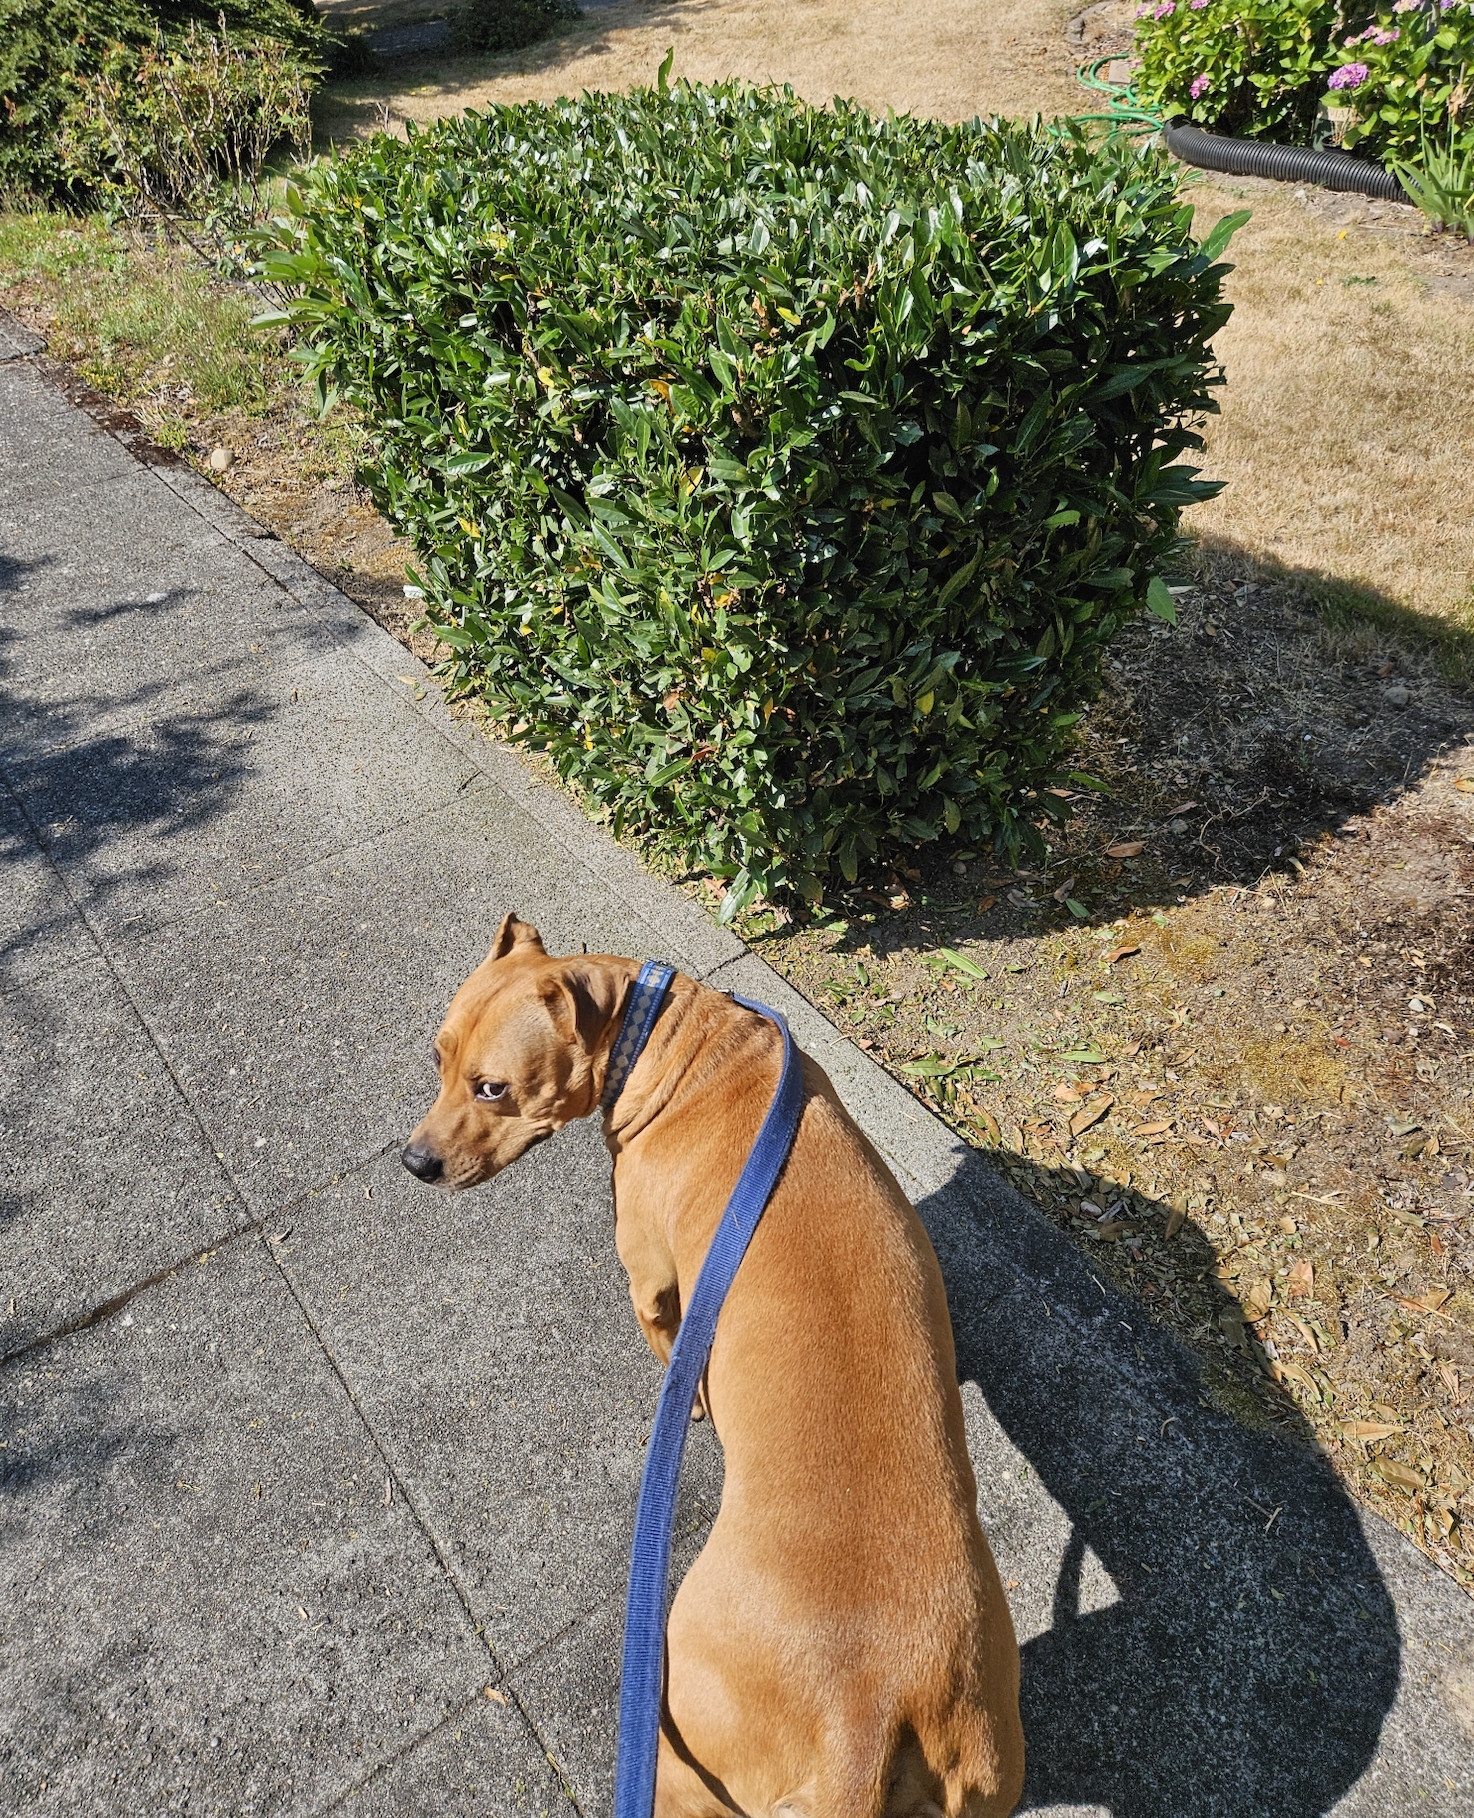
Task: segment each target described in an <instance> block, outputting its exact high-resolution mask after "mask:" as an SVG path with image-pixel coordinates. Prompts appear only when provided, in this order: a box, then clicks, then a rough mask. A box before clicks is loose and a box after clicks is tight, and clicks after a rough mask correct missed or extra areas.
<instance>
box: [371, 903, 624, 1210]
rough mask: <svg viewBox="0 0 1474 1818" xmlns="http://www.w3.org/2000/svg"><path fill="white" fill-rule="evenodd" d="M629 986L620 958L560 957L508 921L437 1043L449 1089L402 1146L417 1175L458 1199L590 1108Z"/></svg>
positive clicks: (533, 933) (443, 1082)
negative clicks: (602, 1054) (600, 1062)
mask: <svg viewBox="0 0 1474 1818" xmlns="http://www.w3.org/2000/svg"><path fill="white" fill-rule="evenodd" d="M626 982H627V979H626V976H625V974H624V973H623V972H621V971H620V970H619V969H618V963H617V962H608V961H605V962H603V963H600V962H597V961H593V962H591V961H586V960H580V959H577V958H574V959H565V960H559V959H550V958H549V956H548V954H547V952H546V950H545V949H544V947H543V944H542V938H541V936H540V935H539V934H538V931H537V929H536V928H533V927H531V926H530V925H529V924H528V923H527V922H521V921H518V919H517V917H516V916H515V915H508V916H507V917H505V918H504V920H503V922H502V925H501V927H500V928H499V929H498V930H497V936H496V940H495V941H494V942H493V943H492V948H491V952H490V953H489V954H488V955H487V956H486V958H485V959H484V960H483V961H482V962H481V964H480V965H479V966H478V967H477V968H476V970H475V971H474V972H473V973H472V974H471V976H470V977H469V978H468V979H467V980H466V982H465V984H463V985H462V986H461V988H460V990H459V991H457V992H456V994H455V996H454V998H452V1000H451V1004H450V1008H449V1009H448V1010H447V1011H446V1013H445V1021H444V1023H443V1024H442V1026H441V1029H440V1034H439V1035H438V1036H437V1037H436V1040H435V1065H436V1068H437V1070H438V1072H439V1074H440V1094H439V1096H438V1097H437V1098H436V1100H435V1103H434V1104H433V1105H432V1106H431V1107H430V1110H429V1112H428V1113H427V1115H426V1116H425V1117H424V1118H423V1119H422V1120H421V1122H420V1124H419V1127H418V1128H417V1129H416V1130H415V1132H414V1134H413V1136H411V1137H410V1139H409V1141H408V1142H407V1143H406V1144H405V1146H404V1150H403V1153H402V1160H403V1162H404V1165H405V1167H406V1168H408V1169H409V1171H410V1173H411V1174H413V1175H415V1176H416V1177H417V1178H418V1179H420V1180H422V1181H426V1182H428V1183H431V1184H433V1185H435V1186H442V1187H446V1188H448V1189H449V1190H451V1191H452V1192H454V1191H457V1190H458V1189H460V1188H462V1187H475V1186H479V1185H480V1183H481V1182H482V1181H487V1180H490V1179H491V1178H492V1176H493V1175H496V1174H500V1172H501V1171H502V1169H503V1168H505V1167H506V1166H507V1164H508V1163H509V1162H514V1161H516V1159H517V1157H518V1156H519V1155H523V1154H525V1153H526V1151H527V1150H528V1149H530V1148H531V1147H532V1145H533V1144H534V1143H538V1142H542V1141H543V1140H544V1138H546V1137H549V1136H551V1135H552V1134H553V1132H554V1131H555V1130H560V1129H562V1127H563V1125H564V1124H566V1123H568V1122H569V1121H570V1120H571V1119H573V1118H575V1117H584V1116H586V1115H587V1114H588V1113H589V1112H590V1111H592V1110H593V1108H594V1096H595V1092H594V1064H595V1059H596V1056H597V1055H598V1052H599V1050H600V1046H601V1043H602V1042H603V1041H604V1040H605V1039H606V1038H607V1036H608V1034H609V1026H610V1023H611V1022H612V1020H613V1018H614V1015H615V1013H616V1011H617V1010H618V1008H619V1004H620V1000H621V997H622V995H623V990H624V986H625V983H626Z"/></svg>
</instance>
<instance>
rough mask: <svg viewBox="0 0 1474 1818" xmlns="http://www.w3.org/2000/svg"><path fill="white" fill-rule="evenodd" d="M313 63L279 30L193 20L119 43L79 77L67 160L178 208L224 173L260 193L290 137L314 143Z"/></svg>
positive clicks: (107, 183)
mask: <svg viewBox="0 0 1474 1818" xmlns="http://www.w3.org/2000/svg"><path fill="white" fill-rule="evenodd" d="M310 77H311V71H310V68H309V67H308V66H306V65H304V63H303V61H302V59H301V57H300V56H299V55H298V54H297V53H296V52H294V51H293V50H291V49H290V48H289V47H288V46H287V45H285V44H283V43H281V42H280V41H279V40H278V39H275V38H245V39H237V38H232V37H230V36H229V34H228V33H227V32H225V31H224V30H219V31H214V32H207V31H201V30H200V29H199V27H197V26H195V25H190V26H189V27H187V29H186V30H185V31H184V32H183V33H182V34H181V35H180V36H179V37H177V38H175V39H173V40H172V41H168V40H164V39H162V38H161V39H160V40H159V41H158V42H156V43H155V44H152V45H146V46H145V47H144V48H143V50H141V51H139V52H136V53H135V52H130V51H129V50H127V49H125V48H123V47H122V46H115V47H114V48H113V49H112V50H111V51H110V52H109V53H108V55H107V56H106V57H105V58H104V60H103V66H102V68H101V69H100V70H98V71H96V72H95V73H94V74H91V75H87V76H78V77H74V78H73V80H74V82H75V86H76V90H77V100H76V104H75V105H74V106H72V107H71V108H70V109H69V110H68V112H67V115H66V117H65V119H64V121H63V125H62V132H61V141H60V158H61V162H62V166H63V168H64V169H66V170H67V171H68V172H70V173H73V174H74V176H75V179H76V180H77V181H78V182H79V183H81V184H85V186H86V187H87V188H88V189H89V190H92V191H95V192H105V191H108V190H122V191H124V192H127V193H129V194H131V195H134V196H137V197H142V198H147V199H148V200H149V201H151V202H153V203H158V204H163V205H164V206H165V207H170V208H177V207H179V206H181V205H182V204H185V203H187V202H189V201H190V200H191V199H192V198H194V197H197V196H199V195H201V194H202V193H203V192H204V191H205V190H206V189H208V188H209V186H210V184H211V183H212V182H213V181H214V179H215V178H217V177H222V178H224V179H225V180H226V181H227V182H229V183H231V184H232V185H234V186H235V188H236V189H237V190H239V191H242V192H245V191H249V192H250V194H251V195H253V196H255V195H256V194H257V192H258V186H259V183H260V179H261V171H262V167H263V166H264V164H265V162H266V155H267V153H268V152H269V151H270V150H271V148H272V147H273V146H274V145H275V144H277V142H278V141H279V140H281V139H288V140H290V141H291V143H292V144H293V146H294V148H295V150H296V151H297V154H298V156H300V157H305V156H306V155H307V153H308V151H309V150H310V149H311V144H312V119H311V115H310V113H309V111H308V99H307V98H308V90H309V84H310Z"/></svg>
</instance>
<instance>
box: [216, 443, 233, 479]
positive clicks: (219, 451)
mask: <svg viewBox="0 0 1474 1818" xmlns="http://www.w3.org/2000/svg"><path fill="white" fill-rule="evenodd" d="M234 464H235V451H234V450H233V449H230V448H212V449H211V450H210V468H211V471H212V472H214V473H224V472H225V470H226V468H227V467H232V466H234Z"/></svg>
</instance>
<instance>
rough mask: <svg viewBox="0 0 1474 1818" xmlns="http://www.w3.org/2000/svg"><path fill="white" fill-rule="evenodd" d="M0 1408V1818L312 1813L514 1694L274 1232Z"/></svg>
mask: <svg viewBox="0 0 1474 1818" xmlns="http://www.w3.org/2000/svg"><path fill="white" fill-rule="evenodd" d="M0 1398H3V1401H0V1405H3V1418H4V1425H5V1430H6V1434H7V1445H6V1450H5V1451H4V1452H3V1453H0V1519H3V1524H4V1525H3V1529H0V1634H3V1645H0V1758H3V1759H4V1761H5V1772H4V1773H3V1774H0V1812H5V1813H7V1814H8V1813H20V1812H26V1813H37V1814H41V1813H56V1814H59V1815H60V1814H65V1818H79V1815H80V1814H84V1813H85V1814H89V1815H90V1814H97V1818H117V1814H119V1813H121V1812H144V1811H148V1812H153V1811H199V1812H204V1811H210V1812H216V1811H225V1812H229V1813H231V1814H232V1815H233V1818H257V1815H258V1814H260V1815H264V1814H267V1813H271V1814H276V1813H293V1814H296V1813H301V1814H304V1815H305V1814H307V1813H309V1812H312V1811H315V1810H317V1809H318V1808H319V1807H320V1806H321V1805H322V1803H323V1802H324V1801H325V1799H327V1798H330V1797H335V1796H337V1795H340V1794H343V1793H346V1792H348V1791H349V1790H350V1788H351V1787H352V1786H353V1785H354V1784H355V1783H357V1782H358V1781H360V1780H362V1779H363V1778H364V1777H365V1776H366V1775H367V1774H368V1773H369V1772H370V1771H372V1769H373V1768H375V1767H376V1766H379V1765H380V1764H384V1763H387V1762H389V1761H390V1760H392V1759H393V1758H394V1757H395V1756H396V1755H397V1754H398V1753H400V1752H401V1751H402V1750H403V1749H405V1748H406V1747H407V1746H408V1745H410V1744H412V1743H413V1742H414V1741H415V1739H416V1738H417V1737H418V1736H420V1735H422V1734H423V1733H425V1732H426V1731H428V1730H432V1729H434V1728H435V1727H436V1726H437V1725H438V1724H439V1723H440V1722H441V1721H442V1720H443V1719H444V1718H445V1717H446V1716H448V1715H450V1714H451V1713H452V1712H454V1711H455V1710H458V1709H460V1708H462V1707H463V1706H464V1705H465V1704H466V1703H467V1702H468V1701H469V1700H471V1699H473V1698H475V1697H478V1696H482V1695H483V1688H484V1687H485V1686H486V1685H487V1684H488V1683H489V1682H490V1681H491V1680H492V1679H494V1678H495V1677H496V1672H495V1666H494V1663H493V1661H492V1660H491V1657H490V1654H489V1652H488V1650H487V1649H486V1647H485V1645H484V1643H483V1642H482V1641H481V1640H480V1638H479V1637H478V1636H477V1635H476V1634H475V1632H474V1628H473V1625H472V1624H471V1622H470V1620H469V1619H468V1617H467V1615H466V1612H465V1610H464V1609H463V1607H462V1605H461V1602H460V1600H459V1598H458V1597H457V1595H456V1592H455V1590H454V1587H453V1586H452V1585H451V1583H450V1582H449V1580H448V1579H447V1577H446V1575H445V1573H444V1571H443V1570H442V1568H441V1565H440V1562H439V1561H438V1560H437V1559H436V1557H435V1555H434V1553H433V1551H432V1550H431V1548H430V1547H429V1546H428V1545H427V1544H426V1542H425V1539H424V1536H423V1534H422V1532H421V1531H420V1529H419V1527H418V1524H417V1523H416V1522H415V1520H414V1519H413V1516H412V1514H411V1513H410V1511H409V1510H408V1509H407V1508H406V1506H405V1505H404V1503H403V1501H402V1500H401V1499H400V1498H399V1497H398V1496H397V1495H396V1496H394V1497H393V1499H392V1500H391V1502H390V1503H389V1504H388V1506H386V1505H385V1501H384V1487H385V1470H384V1465H383V1460H382V1458H381V1457H380V1455H379V1453H378V1451H377V1448H376V1447H375V1445H374V1442H373V1439H372V1436H371V1434H370V1433H369V1432H368V1430H367V1429H366V1427H365V1426H364V1424H363V1422H362V1421H361V1420H360V1419H359V1418H358V1416H357V1414H356V1413H355V1412H354V1410H353V1408H352V1406H351V1405H350V1404H349V1402H348V1401H347V1399H346V1397H344V1396H343V1395H342V1394H341V1392H340V1391H339V1389H338V1385H337V1384H336V1383H335V1381H334V1380H333V1378H332V1375H331V1371H330V1369H329V1366H328V1364H327V1362H326V1360H325V1358H324V1356H323V1353H322V1350H321V1347H320V1346H319V1344H318V1343H317V1340H316V1338H315V1336H314V1334H313V1333H312V1331H311V1328H310V1327H309V1326H308V1324H307V1322H306V1321H305V1320H304V1319H303V1317H302V1314H301V1311H300V1309H299V1308H298V1306H297V1304H296V1302H295V1301H294V1300H293V1298H292V1296H291V1294H290V1293H289V1292H288V1291H287V1289H286V1287H285V1285H284V1283H283V1281H282V1279H281V1276H280V1274H279V1272H278V1271H277V1270H276V1268H275V1267H274V1265H273V1264H272V1262H271V1260H270V1257H269V1256H268V1255H266V1254H265V1253H264V1250H263V1247H262V1246H261V1245H260V1244H259V1243H258V1242H257V1241H255V1240H254V1239H247V1240H242V1241H238V1242H237V1243H235V1244H231V1245H227V1246H226V1247H225V1248H224V1249H222V1250H220V1251H219V1252H218V1253H216V1254H215V1255H214V1256H212V1257H210V1258H208V1259H207V1260H205V1261H203V1262H200V1263H196V1264H192V1265H189V1266H187V1267H185V1268H184V1269H182V1270H181V1271H180V1272H179V1274H178V1275H177V1276H175V1277H174V1278H172V1279H171V1280H169V1281H168V1282H166V1283H163V1284H161V1285H160V1286H158V1287H157V1288H155V1289H153V1290H151V1291H149V1292H148V1293H147V1294H145V1295H143V1296H140V1297H139V1298H138V1299H137V1300H135V1301H134V1302H133V1303H132V1305H131V1307H130V1308H129V1310H128V1311H127V1312H125V1313H123V1314H121V1315H119V1316H118V1317H117V1318H115V1319H113V1320H110V1321H108V1322H106V1323H105V1324H104V1325H102V1326H98V1327H94V1328H92V1329H91V1330H89V1331H86V1332H81V1333H78V1334H76V1335H75V1336H73V1337H71V1338H68V1339H64V1340H62V1341H61V1343H59V1344H58V1345H56V1346H54V1347H52V1348H50V1349H49V1350H47V1351H46V1352H44V1353H42V1354H40V1355H38V1356H36V1357H35V1358H33V1359H31V1360H28V1361H27V1362H25V1363H24V1364H22V1365H20V1366H12V1367H11V1368H10V1369H9V1370H7V1371H6V1372H4V1373H3V1375H0ZM304 1612H305V1613H304ZM43 1785H44V1791H43V1790H42V1789H43Z"/></svg>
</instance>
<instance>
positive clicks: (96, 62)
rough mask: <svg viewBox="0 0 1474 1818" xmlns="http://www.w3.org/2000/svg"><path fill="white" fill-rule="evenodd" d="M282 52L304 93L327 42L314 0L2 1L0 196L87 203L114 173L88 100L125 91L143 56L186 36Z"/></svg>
mask: <svg viewBox="0 0 1474 1818" xmlns="http://www.w3.org/2000/svg"><path fill="white" fill-rule="evenodd" d="M222 20H223V22H224V26H223V32H224V34H225V35H228V36H229V37H231V38H233V39H235V40H236V41H237V42H250V43H255V44H260V43H270V44H272V45H274V46H280V47H285V49H286V51H287V52H289V53H290V54H291V55H292V56H293V57H294V58H295V59H296V60H297V61H298V65H299V68H300V70H301V74H302V79H303V81H304V82H306V83H308V84H310V83H311V81H312V80H313V78H314V77H315V74H316V72H317V70H318V68H319V67H320V66H321V64H322V63H323V62H324V61H325V60H326V51H327V48H328V41H327V38H326V36H325V34H324V31H323V28H322V25H321V24H320V23H319V21H318V18H317V14H316V12H315V10H314V9H313V6H312V4H311V0H0V195H10V196H20V195H31V196H38V197H46V198H56V197H59V196H65V195H68V194H70V195H71V196H72V197H74V198H76V199H81V198H83V197H86V196H90V195H91V193H92V192H93V191H94V190H95V189H96V188H97V186H98V182H99V179H100V177H104V176H106V175H107V174H109V173H111V172H113V171H114V166H113V164H112V162H111V161H110V160H108V159H106V157H104V159H103V164H102V166H101V167H98V166H96V165H94V164H91V163H88V162H86V161H85V160H82V161H80V162H79V157H78V153H79V151H80V149H81V148H82V147H84V146H87V145H89V144H90V145H93V146H94V147H95V146H96V144H97V135H96V132H95V131H94V128H95V124H96V123H95V122H91V121H89V120H88V119H87V118H86V114H87V111H88V109H89V108H90V107H91V106H92V104H93V102H92V98H91V97H90V94H89V90H90V87H91V85H92V84H93V83H94V82H95V81H96V79H97V78H98V77H99V76H101V75H103V74H104V72H111V74H112V78H113V79H114V80H115V81H116V82H117V83H118V84H119V85H120V87H121V89H123V90H124V91H126V89H127V86H128V84H129V82H130V81H131V80H132V79H133V78H134V77H135V76H136V74H137V71H138V69H139V67H140V65H141V63H142V60H143V59H144V58H145V56H147V55H148V54H150V53H159V52H161V51H162V52H163V53H165V54H169V53H172V52H176V51H178V49H179V48H180V46H181V43H182V41H183V39H184V37H185V35H186V33H187V32H188V31H189V30H190V29H191V28H192V27H193V28H195V29H196V30H197V31H198V30H203V31H206V32H208V31H210V30H211V29H212V28H213V29H214V30H215V31H217V32H220V31H221V29H222V28H221V24H220V22H221V21H222Z"/></svg>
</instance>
